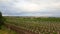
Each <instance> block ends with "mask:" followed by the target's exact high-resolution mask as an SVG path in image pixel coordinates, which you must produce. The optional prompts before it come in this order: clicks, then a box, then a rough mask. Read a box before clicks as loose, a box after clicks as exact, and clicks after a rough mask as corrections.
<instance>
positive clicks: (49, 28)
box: [5, 17, 60, 34]
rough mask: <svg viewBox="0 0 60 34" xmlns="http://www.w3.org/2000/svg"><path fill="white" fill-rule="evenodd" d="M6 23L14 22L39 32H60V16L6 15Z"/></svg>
mask: <svg viewBox="0 0 60 34" xmlns="http://www.w3.org/2000/svg"><path fill="white" fill-rule="evenodd" d="M5 18H6V23H10V24H14V25H16V26H19V27H22V28H23V29H26V30H30V31H32V32H35V33H38V34H60V18H55V17H49V18H44V17H38V18H35V17H5Z"/></svg>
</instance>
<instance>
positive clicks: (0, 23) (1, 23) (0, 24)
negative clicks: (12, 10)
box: [0, 12, 4, 29]
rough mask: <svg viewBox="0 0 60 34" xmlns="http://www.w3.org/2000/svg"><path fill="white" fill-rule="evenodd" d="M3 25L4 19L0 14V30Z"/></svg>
mask: <svg viewBox="0 0 60 34" xmlns="http://www.w3.org/2000/svg"><path fill="white" fill-rule="evenodd" d="M3 24H4V19H3V16H2V13H1V12H0V29H1V26H2V25H3Z"/></svg>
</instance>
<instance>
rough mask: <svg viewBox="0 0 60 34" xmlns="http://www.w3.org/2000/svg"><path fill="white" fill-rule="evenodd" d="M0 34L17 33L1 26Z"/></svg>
mask: <svg viewBox="0 0 60 34" xmlns="http://www.w3.org/2000/svg"><path fill="white" fill-rule="evenodd" d="M0 34H17V33H16V32H15V31H12V30H9V29H7V28H6V27H4V26H2V29H0Z"/></svg>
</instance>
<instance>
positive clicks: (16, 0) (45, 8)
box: [0, 0, 60, 17]
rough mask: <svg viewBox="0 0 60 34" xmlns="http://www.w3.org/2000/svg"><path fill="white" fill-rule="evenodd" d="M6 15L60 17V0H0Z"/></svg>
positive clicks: (0, 6) (1, 7)
mask: <svg viewBox="0 0 60 34" xmlns="http://www.w3.org/2000/svg"><path fill="white" fill-rule="evenodd" d="M0 11H1V12H2V13H3V15H4V16H54V17H60V0H0Z"/></svg>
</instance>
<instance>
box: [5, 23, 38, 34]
mask: <svg viewBox="0 0 60 34" xmlns="http://www.w3.org/2000/svg"><path fill="white" fill-rule="evenodd" d="M5 26H6V27H7V28H8V29H11V30H14V31H16V32H17V34H38V33H34V32H32V31H29V30H25V29H22V28H21V27H18V26H16V25H13V24H9V23H5Z"/></svg>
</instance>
